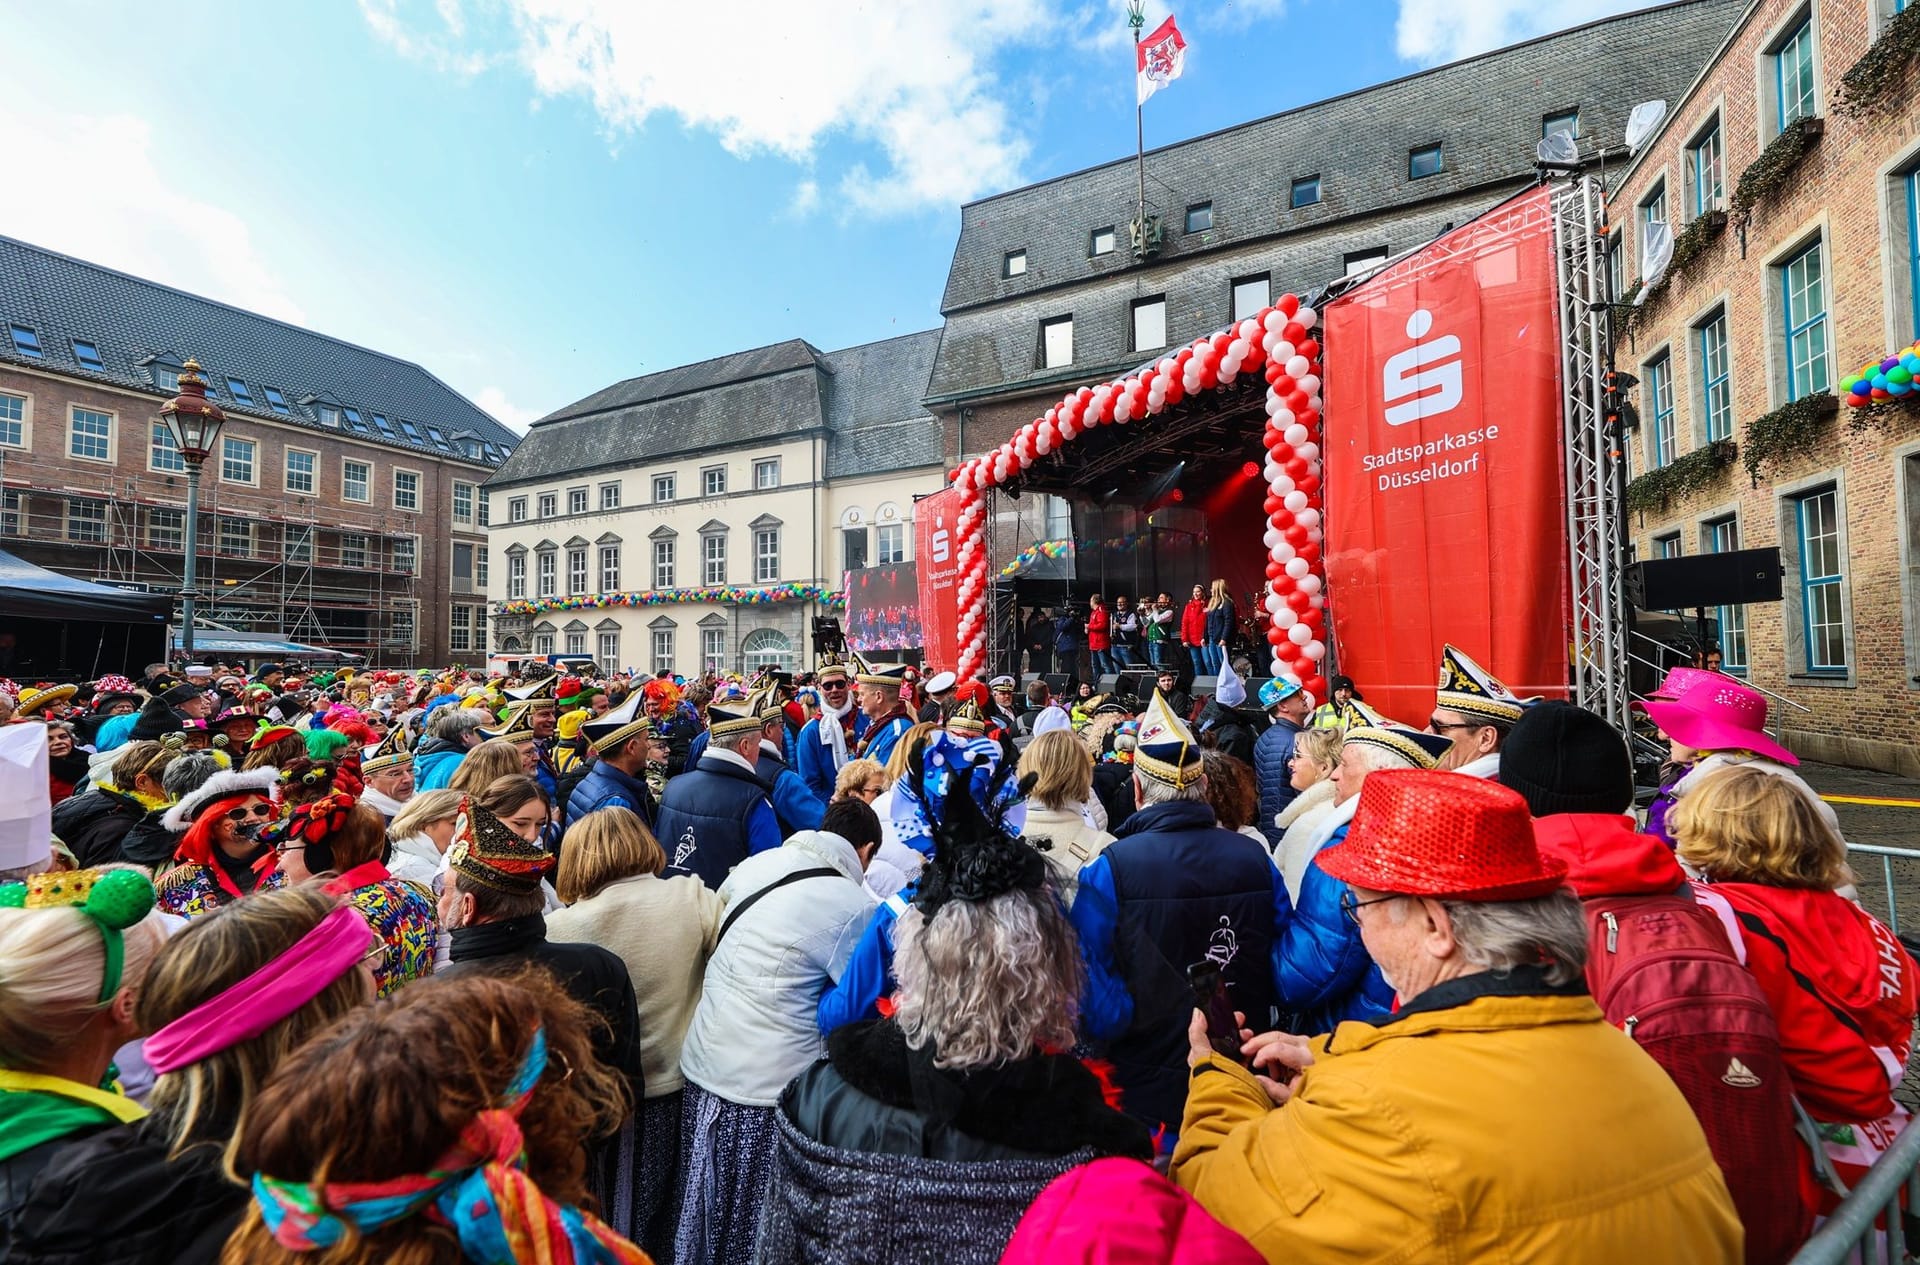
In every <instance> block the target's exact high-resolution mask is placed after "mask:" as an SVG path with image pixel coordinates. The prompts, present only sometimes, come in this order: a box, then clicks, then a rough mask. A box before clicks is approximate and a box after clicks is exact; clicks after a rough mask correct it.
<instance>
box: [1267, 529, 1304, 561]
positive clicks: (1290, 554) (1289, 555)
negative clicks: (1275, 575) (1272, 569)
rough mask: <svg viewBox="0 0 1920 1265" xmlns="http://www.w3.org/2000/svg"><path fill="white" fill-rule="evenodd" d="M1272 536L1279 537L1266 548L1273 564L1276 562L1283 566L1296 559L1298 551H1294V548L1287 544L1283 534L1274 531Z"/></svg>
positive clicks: (1276, 530)
mask: <svg viewBox="0 0 1920 1265" xmlns="http://www.w3.org/2000/svg"><path fill="white" fill-rule="evenodd" d="M1274 535H1276V536H1279V537H1280V539H1278V540H1276V541H1274V542H1273V544H1272V545H1270V546H1269V547H1268V556H1269V557H1271V558H1272V559H1273V560H1274V561H1275V562H1278V563H1281V564H1283V565H1284V564H1285V563H1289V562H1292V561H1293V560H1294V559H1295V558H1296V557H1298V556H1299V554H1298V551H1296V550H1295V549H1294V547H1293V546H1292V545H1291V544H1289V543H1288V542H1287V538H1286V535H1285V534H1284V533H1282V532H1280V531H1279V530H1278V529H1275V531H1274Z"/></svg>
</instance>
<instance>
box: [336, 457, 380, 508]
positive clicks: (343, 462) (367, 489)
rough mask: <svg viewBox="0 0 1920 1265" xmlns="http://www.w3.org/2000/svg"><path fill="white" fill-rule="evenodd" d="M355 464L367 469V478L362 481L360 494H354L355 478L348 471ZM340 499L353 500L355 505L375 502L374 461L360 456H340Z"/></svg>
mask: <svg viewBox="0 0 1920 1265" xmlns="http://www.w3.org/2000/svg"><path fill="white" fill-rule="evenodd" d="M353 466H359V467H360V468H361V469H363V470H365V471H366V478H364V479H362V480H361V481H360V495H359V496H355V495H354V494H353V479H352V478H351V477H349V475H348V473H347V471H348V470H349V468H351V467H353ZM340 499H341V500H343V501H351V502H353V503H354V504H355V505H371V504H373V463H372V462H371V461H362V460H360V459H359V458H358V457H342V458H340Z"/></svg>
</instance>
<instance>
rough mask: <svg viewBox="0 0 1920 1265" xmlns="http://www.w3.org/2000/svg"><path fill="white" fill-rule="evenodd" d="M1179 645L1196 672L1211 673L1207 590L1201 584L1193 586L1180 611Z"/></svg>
mask: <svg viewBox="0 0 1920 1265" xmlns="http://www.w3.org/2000/svg"><path fill="white" fill-rule="evenodd" d="M1180 647H1181V649H1183V650H1185V651H1186V652H1187V660H1188V662H1189V663H1191V664H1192V665H1193V670H1194V672H1195V673H1196V674H1211V673H1212V671H1213V669H1212V668H1209V667H1208V666H1207V590H1206V588H1205V586H1203V585H1199V584H1196V585H1194V586H1193V596H1192V597H1190V598H1188V599H1187V604H1186V606H1185V607H1184V608H1183V609H1182V610H1181V612H1180Z"/></svg>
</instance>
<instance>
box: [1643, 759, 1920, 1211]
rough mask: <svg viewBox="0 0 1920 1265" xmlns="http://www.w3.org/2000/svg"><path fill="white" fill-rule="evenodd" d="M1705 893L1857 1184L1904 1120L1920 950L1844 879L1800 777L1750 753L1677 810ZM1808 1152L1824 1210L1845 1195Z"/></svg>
mask: <svg viewBox="0 0 1920 1265" xmlns="http://www.w3.org/2000/svg"><path fill="white" fill-rule="evenodd" d="M1667 823H1668V825H1669V826H1671V827H1672V829H1673V834H1674V838H1675V840H1676V841H1677V847H1676V854H1677V855H1678V856H1679V858H1680V861H1681V864H1683V865H1685V866H1686V867H1687V868H1688V869H1689V870H1691V871H1692V872H1694V873H1696V874H1698V875H1700V877H1701V883H1700V886H1699V887H1698V888H1697V889H1696V890H1697V891H1698V893H1699V897H1700V901H1701V903H1702V904H1704V905H1706V906H1707V907H1708V908H1710V909H1713V910H1714V911H1716V912H1717V913H1719V914H1720V919H1721V922H1722V923H1723V924H1724V925H1725V926H1726V929H1727V934H1728V936H1729V937H1730V938H1731V939H1732V941H1733V945H1734V949H1735V951H1736V952H1737V953H1738V954H1739V955H1740V958H1741V960H1742V961H1744V962H1745V963H1746V964H1747V969H1748V970H1749V971H1751V972H1752V973H1753V977H1754V979H1755V980H1757V981H1759V984H1760V989H1761V991H1762V992H1764V993H1765V994H1766V996H1767V1001H1768V1003H1769V1005H1771V1006H1772V1008H1773V1017H1774V1021H1775V1023H1776V1024H1778V1026H1779V1028H1780V1053H1781V1056H1782V1058H1783V1059H1784V1061H1785V1062H1786V1066H1787V1075H1788V1077H1789V1078H1791V1080H1792V1082H1793V1092H1794V1094H1795V1096H1796V1097H1797V1098H1798V1099H1799V1100H1800V1102H1801V1104H1802V1105H1803V1106H1805V1107H1806V1109H1807V1111H1808V1113H1809V1114H1811V1115H1812V1116H1813V1118H1814V1119H1815V1120H1816V1121H1819V1122H1821V1124H1822V1125H1823V1126H1825V1125H1832V1126H1844V1127H1836V1128H1832V1129H1828V1128H1824V1127H1823V1128H1822V1129H1821V1131H1820V1132H1821V1134H1822V1136H1823V1137H1825V1138H1832V1137H1837V1136H1844V1137H1845V1138H1846V1139H1847V1140H1848V1144H1847V1145H1845V1146H1842V1145H1840V1144H1839V1143H1836V1142H1828V1143H1827V1153H1828V1154H1827V1158H1829V1159H1830V1160H1832V1162H1833V1166H1834V1167H1835V1168H1836V1169H1837V1170H1838V1172H1839V1175H1840V1177H1841V1179H1842V1180H1843V1181H1845V1182H1846V1184H1847V1185H1848V1186H1849V1187H1851V1186H1853V1185H1855V1184H1856V1183H1857V1182H1858V1181H1859V1179H1860V1177H1861V1176H1862V1175H1863V1174H1864V1173H1865V1171H1866V1168H1867V1167H1868V1166H1869V1165H1871V1164H1872V1162H1873V1161H1874V1159H1875V1158H1877V1156H1878V1155H1879V1153H1880V1151H1881V1150H1882V1149H1883V1146H1882V1142H1881V1140H1882V1139H1888V1140H1890V1139H1892V1138H1893V1137H1894V1136H1895V1135H1896V1134H1898V1133H1899V1131H1900V1130H1901V1128H1902V1127H1904V1125H1905V1123H1906V1121H1905V1117H1906V1111H1905V1109H1904V1108H1902V1107H1900V1106H1899V1105H1898V1104H1896V1103H1895V1102H1894V1098H1893V1091H1894V1089H1895V1088H1896V1087H1897V1086H1898V1085H1899V1084H1900V1082H1901V1080H1902V1078H1903V1077H1904V1075H1905V1073H1906V1066H1907V1055H1908V1052H1909V1050H1910V1048H1911V1046H1912V1043H1913V1020H1914V1014H1915V1011H1916V1009H1920V989H1917V988H1916V981H1915V971H1916V968H1915V966H1914V963H1913V960H1912V959H1911V958H1910V957H1908V956H1907V953H1906V951H1905V950H1904V949H1903V948H1902V947H1901V945H1900V942H1899V941H1898V940H1896V939H1895V938H1894V935H1893V933H1892V932H1891V931H1889V930H1888V929H1887V928H1886V927H1885V926H1883V925H1882V924H1881V923H1880V922H1879V921H1878V920H1877V919H1875V918H1874V917H1873V915H1871V914H1869V913H1867V912H1866V911H1865V910H1864V909H1861V908H1860V907H1859V906H1858V905H1856V904H1854V903H1853V902H1852V901H1850V900H1848V899H1847V898H1846V897H1844V896H1842V895H1840V894H1839V893H1838V892H1836V891H1834V889H1835V888H1836V887H1840V886H1842V885H1844V884H1845V883H1846V882H1847V881H1848V880H1849V878H1850V875H1849V874H1848V870H1847V845H1846V843H1845V842H1844V841H1843V840H1842V839H1841V837H1840V834H1839V832H1838V831H1836V830H1834V829H1833V828H1832V827H1831V826H1830V825H1828V824H1827V821H1826V818H1825V816H1824V815H1823V814H1822V813H1821V812H1820V811H1819V810H1818V809H1817V808H1815V806H1814V804H1813V802H1812V801H1810V800H1809V799H1808V798H1807V796H1806V794H1805V793H1803V792H1802V791H1801V790H1800V789H1799V787H1797V786H1795V785H1794V783H1793V782H1791V781H1789V780H1787V779H1786V778H1782V777H1780V776H1778V775H1776V774H1774V773H1772V772H1770V771H1768V770H1765V769H1761V768H1756V767H1754V766H1752V765H1732V766H1729V767H1726V768H1722V769H1717V770H1715V771H1713V772H1711V773H1708V774H1707V775H1706V776H1704V777H1702V778H1700V780H1699V781H1698V782H1697V783H1696V784H1695V785H1694V786H1693V787H1692V789H1690V790H1689V791H1688V792H1687V794H1686V795H1685V796H1684V797H1682V798H1681V799H1680V800H1679V801H1678V802H1677V803H1676V804H1675V805H1674V808H1673V812H1672V813H1671V814H1670V815H1669V816H1668V818H1667ZM1810 1155H1811V1153H1810V1152H1808V1153H1805V1154H1803V1155H1801V1156H1800V1157H1799V1163H1800V1165H1801V1173H1800V1176H1801V1180H1800V1188H1801V1194H1802V1198H1803V1200H1804V1201H1805V1203H1806V1205H1807V1208H1808V1210H1809V1211H1810V1212H1811V1213H1813V1214H1816V1215H1820V1214H1825V1213H1828V1212H1831V1211H1832V1210H1833V1206H1834V1204H1835V1203H1837V1202H1838V1200H1837V1198H1836V1197H1835V1196H1834V1195H1833V1194H1832V1193H1831V1192H1829V1191H1828V1190H1827V1189H1826V1188H1825V1187H1824V1186H1823V1185H1822V1184H1821V1183H1820V1182H1819V1181H1818V1180H1817V1178H1816V1177H1815V1174H1814V1170H1813V1166H1812V1164H1811V1163H1810V1162H1809V1156H1810Z"/></svg>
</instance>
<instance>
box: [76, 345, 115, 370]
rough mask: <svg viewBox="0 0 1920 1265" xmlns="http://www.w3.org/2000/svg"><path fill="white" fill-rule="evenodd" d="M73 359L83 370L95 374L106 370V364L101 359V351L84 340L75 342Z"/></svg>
mask: <svg viewBox="0 0 1920 1265" xmlns="http://www.w3.org/2000/svg"><path fill="white" fill-rule="evenodd" d="M73 358H74V360H76V361H77V362H79V365H80V367H81V368H82V369H91V370H93V371H94V372H95V373H101V372H104V371H105V370H106V367H107V366H106V364H105V362H103V361H102V360H101V359H100V349H99V348H98V347H96V346H94V345H93V344H92V343H90V342H88V341H86V340H85V339H84V338H76V339H74V340H73Z"/></svg>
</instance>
